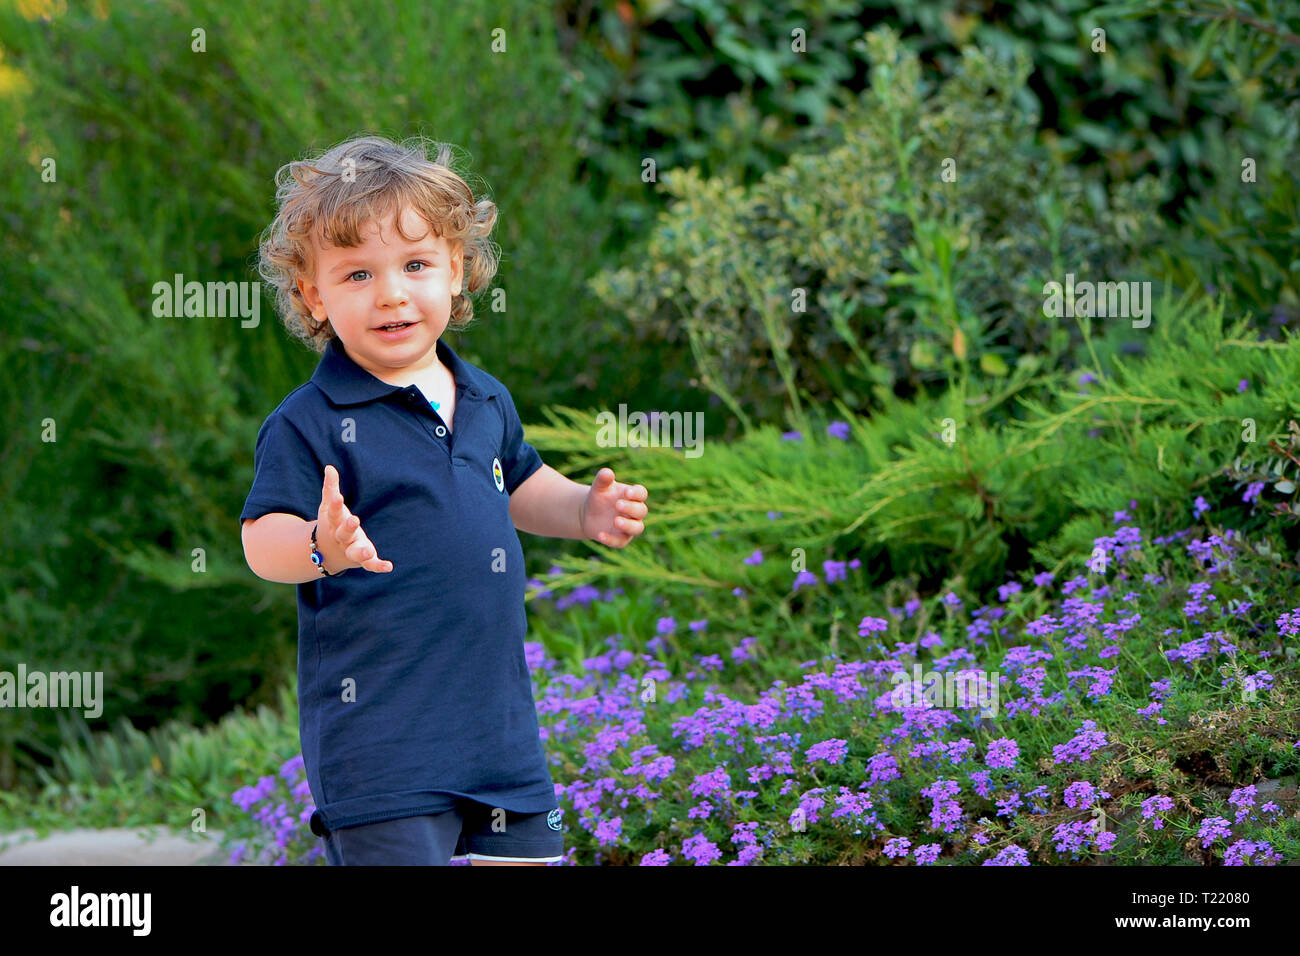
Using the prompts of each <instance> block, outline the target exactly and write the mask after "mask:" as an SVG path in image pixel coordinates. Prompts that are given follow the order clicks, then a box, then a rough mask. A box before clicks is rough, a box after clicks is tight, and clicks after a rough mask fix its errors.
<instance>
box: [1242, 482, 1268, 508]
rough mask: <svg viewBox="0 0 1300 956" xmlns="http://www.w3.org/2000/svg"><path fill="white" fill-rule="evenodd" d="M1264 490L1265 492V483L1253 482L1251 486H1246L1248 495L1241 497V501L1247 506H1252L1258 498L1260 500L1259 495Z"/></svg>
mask: <svg viewBox="0 0 1300 956" xmlns="http://www.w3.org/2000/svg"><path fill="white" fill-rule="evenodd" d="M1263 490H1264V482H1262V481H1252V482H1251V483H1250V484H1248V485H1247V486H1246V493H1245V494H1244V495H1242V496H1241V500H1242V501H1243V502H1245V503H1246V504H1250V503H1251V502H1252V501H1255V500H1256V499H1257V498H1259V493H1260V492H1261V491H1263Z"/></svg>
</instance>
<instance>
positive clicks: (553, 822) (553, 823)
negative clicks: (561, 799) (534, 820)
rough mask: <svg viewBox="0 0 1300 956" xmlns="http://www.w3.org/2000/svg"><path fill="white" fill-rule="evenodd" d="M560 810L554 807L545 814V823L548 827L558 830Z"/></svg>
mask: <svg viewBox="0 0 1300 956" xmlns="http://www.w3.org/2000/svg"><path fill="white" fill-rule="evenodd" d="M561 812H562V811H561V810H560V808H559V807H556V808H555V809H554V810H552V811H551V812H550V813H548V814H547V815H546V825H547V826H548V827H550V828H551V829H552V830H558V829H559V828H560V813H561Z"/></svg>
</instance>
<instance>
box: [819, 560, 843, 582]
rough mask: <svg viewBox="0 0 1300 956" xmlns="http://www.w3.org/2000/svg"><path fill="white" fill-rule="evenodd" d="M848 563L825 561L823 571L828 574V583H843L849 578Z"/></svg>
mask: <svg viewBox="0 0 1300 956" xmlns="http://www.w3.org/2000/svg"><path fill="white" fill-rule="evenodd" d="M848 566H849V565H848V562H847V561H823V562H822V570H823V571H825V572H826V583H827V584H830V583H831V582H832V581H843V580H844V579H845V577H847V576H848V572H847V568H848Z"/></svg>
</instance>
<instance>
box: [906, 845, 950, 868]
mask: <svg viewBox="0 0 1300 956" xmlns="http://www.w3.org/2000/svg"><path fill="white" fill-rule="evenodd" d="M942 852H943V847H941V846H940V845H939V844H937V843H927V844H925V846H918V847H917V848H916V849H915V850H913V851H912V856H913V857H915V858H916V864H917V866H929V865H930V864H931V863H933V862H934V861H935V860H937V859H939V854H940V853H942Z"/></svg>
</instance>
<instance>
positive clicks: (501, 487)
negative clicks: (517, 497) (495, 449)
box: [492, 458, 506, 491]
mask: <svg viewBox="0 0 1300 956" xmlns="http://www.w3.org/2000/svg"><path fill="white" fill-rule="evenodd" d="M492 480H493V481H495V482H496V483H497V491H505V490H506V479H505V477H504V476H503V475H502V474H501V459H500V458H493V459H492Z"/></svg>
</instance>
